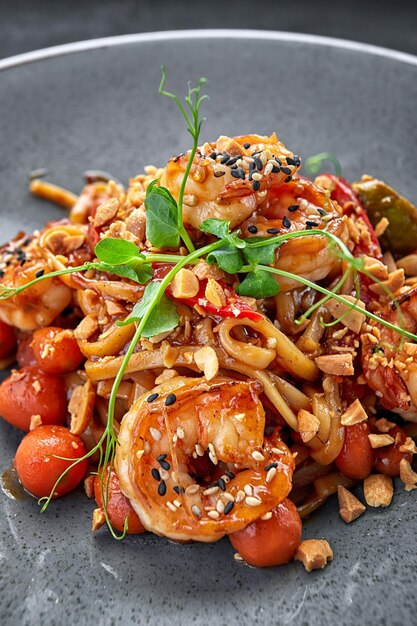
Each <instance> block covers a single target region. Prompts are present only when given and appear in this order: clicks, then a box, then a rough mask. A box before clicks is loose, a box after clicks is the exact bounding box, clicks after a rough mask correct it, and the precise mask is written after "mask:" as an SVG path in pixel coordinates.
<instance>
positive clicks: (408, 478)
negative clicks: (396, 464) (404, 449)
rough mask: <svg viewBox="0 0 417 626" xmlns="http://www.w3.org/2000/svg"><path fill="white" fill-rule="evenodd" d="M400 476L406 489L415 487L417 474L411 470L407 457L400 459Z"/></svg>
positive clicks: (416, 485) (416, 487) (409, 489)
mask: <svg viewBox="0 0 417 626" xmlns="http://www.w3.org/2000/svg"><path fill="white" fill-rule="evenodd" d="M400 478H401V480H402V481H403V483H404V485H405V490H406V491H411V490H412V489H417V474H416V472H414V471H413V469H412V467H411V465H410V463H409V462H408V461H407V459H401V461H400Z"/></svg>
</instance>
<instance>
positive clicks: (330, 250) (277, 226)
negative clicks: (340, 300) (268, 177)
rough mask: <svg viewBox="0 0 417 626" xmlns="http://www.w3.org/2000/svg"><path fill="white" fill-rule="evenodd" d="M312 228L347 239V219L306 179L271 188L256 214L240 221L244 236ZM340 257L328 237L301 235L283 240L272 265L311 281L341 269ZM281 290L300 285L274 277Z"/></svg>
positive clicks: (286, 279) (323, 193)
mask: <svg viewBox="0 0 417 626" xmlns="http://www.w3.org/2000/svg"><path fill="white" fill-rule="evenodd" d="M311 228H315V229H316V228H318V229H326V231H327V232H329V233H332V234H333V235H335V236H336V237H339V239H341V240H342V241H343V242H344V243H347V242H348V239H349V231H348V227H347V224H346V218H344V217H342V216H341V214H340V210H339V207H338V205H337V204H336V203H335V202H333V201H332V200H330V199H329V197H328V196H327V195H326V193H325V192H324V191H322V190H321V189H319V188H318V187H316V186H315V185H314V184H313V183H312V182H310V181H308V180H304V179H303V180H301V179H296V180H292V181H290V182H288V183H284V184H282V185H281V186H280V187H279V188H271V189H269V190H268V193H267V195H266V197H265V199H264V201H263V202H262V204H261V205H260V206H259V207H258V209H257V211H256V214H255V215H254V216H253V217H251V218H250V219H248V220H247V221H245V223H244V224H242V232H243V235H244V236H245V237H251V236H254V234H256V235H257V236H271V235H272V234H278V233H279V234H284V233H290V232H294V231H302V230H306V229H311ZM340 266H341V262H340V259H338V258H337V256H336V255H335V253H334V246H333V244H332V243H331V242H330V240H329V238H327V237H324V236H323V237H320V236H315V237H300V238H297V239H292V240H289V241H287V242H285V243H284V244H283V245H282V246H280V248H279V250H278V251H277V258H276V263H275V267H276V268H277V269H281V270H284V271H287V272H292V273H294V274H297V275H299V276H302V277H303V278H307V279H308V280H311V281H313V282H317V281H319V280H323V279H324V278H326V277H327V276H329V275H330V276H332V275H333V274H336V273H338V272H339V271H340ZM276 280H277V282H278V284H279V285H280V287H281V291H289V290H291V289H295V288H296V287H299V285H300V283H299V282H297V281H294V280H291V279H289V278H284V277H281V276H279V277H276Z"/></svg>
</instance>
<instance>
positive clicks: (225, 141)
mask: <svg viewBox="0 0 417 626" xmlns="http://www.w3.org/2000/svg"><path fill="white" fill-rule="evenodd" d="M216 149H217V151H218V152H227V154H230V155H231V156H239V155H241V154H243V148H242V146H241V145H240V143H238V142H237V141H236V139H234V138H233V137H226V135H220V137H219V138H218V139H217V141H216Z"/></svg>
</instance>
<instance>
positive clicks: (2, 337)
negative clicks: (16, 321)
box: [0, 320, 16, 359]
mask: <svg viewBox="0 0 417 626" xmlns="http://www.w3.org/2000/svg"><path fill="white" fill-rule="evenodd" d="M15 347H16V331H15V329H14V328H13V326H9V325H8V324H5V323H4V322H2V321H1V320H0V359H5V358H6V357H7V356H9V355H10V354H12V352H13V351H14V349H15Z"/></svg>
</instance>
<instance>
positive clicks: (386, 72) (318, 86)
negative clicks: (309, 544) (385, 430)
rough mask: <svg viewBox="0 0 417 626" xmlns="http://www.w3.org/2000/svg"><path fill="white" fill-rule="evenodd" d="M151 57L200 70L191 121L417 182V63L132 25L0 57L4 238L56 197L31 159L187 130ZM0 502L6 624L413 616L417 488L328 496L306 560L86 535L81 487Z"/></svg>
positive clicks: (12, 439)
mask: <svg viewBox="0 0 417 626" xmlns="http://www.w3.org/2000/svg"><path fill="white" fill-rule="evenodd" d="M162 62H165V63H167V64H168V72H169V74H168V75H169V87H170V88H173V89H174V90H176V91H178V92H180V93H181V92H183V91H184V86H185V84H186V82H187V81H188V80H189V79H190V78H193V77H197V76H200V75H206V76H207V77H208V78H209V79H210V95H211V99H210V101H209V103H208V105H207V108H206V113H207V115H208V121H207V123H206V125H205V127H204V131H203V135H204V138H213V137H216V136H217V135H218V134H219V133H231V134H233V133H245V132H246V131H257V132H261V133H262V132H270V131H272V130H273V129H275V128H276V129H277V131H278V133H279V135H280V136H281V137H282V138H283V139H284V140H285V141H286V142H288V144H289V145H290V146H291V147H292V148H293V149H294V150H296V151H297V152H298V153H300V154H301V155H304V156H306V155H309V154H312V153H315V152H317V151H321V150H329V151H332V152H335V153H336V154H338V155H339V157H340V159H341V161H342V164H343V167H344V171H345V174H346V176H347V177H348V178H350V177H356V176H358V175H360V174H362V173H363V172H364V171H367V172H370V173H373V174H376V175H378V176H383V177H385V178H386V179H387V180H388V182H392V183H395V184H396V185H397V186H398V188H399V189H400V190H401V191H402V192H403V193H404V194H405V195H409V196H410V197H413V198H414V200H417V190H416V186H415V163H416V162H417V147H416V142H415V130H416V115H415V110H416V109H415V103H416V101H417V66H416V65H413V64H406V63H401V62H398V61H396V60H394V59H392V58H384V57H381V56H375V55H370V54H363V53H360V52H358V51H355V50H346V49H342V48H334V47H331V46H326V45H311V44H303V43H300V42H298V43H296V42H293V43H289V42H280V41H279V40H278V41H259V42H256V41H254V40H250V41H249V40H205V39H204V38H200V39H199V40H187V41H176V42H173V41H159V42H154V43H144V44H140V43H136V44H131V45H124V46H120V47H114V48H109V49H102V50H94V51H90V52H86V53H76V54H72V55H69V56H66V57H58V58H52V59H49V60H46V61H43V62H37V63H32V64H30V65H26V66H21V67H16V68H14V69H12V70H5V71H2V72H0V110H1V111H3V112H4V111H6V112H7V114H6V115H5V114H3V115H2V117H1V118H0V136H1V138H2V146H3V147H2V161H1V165H0V189H1V204H0V207H1V208H0V221H1V234H2V237H3V238H4V237H6V236H7V235H8V234H11V233H12V232H13V231H15V230H16V229H17V228H19V227H21V226H22V225H24V227H25V228H31V227H35V226H40V225H41V224H42V223H43V222H44V221H45V220H46V219H48V218H52V217H54V216H57V215H59V214H60V212H59V209H55V208H53V207H51V206H50V205H46V204H44V203H42V202H40V201H37V200H35V199H32V198H30V197H29V196H28V195H27V193H26V191H25V184H26V176H27V173H28V171H30V170H31V169H32V168H34V167H46V168H47V169H48V170H49V178H50V179H51V180H55V181H57V182H59V183H62V184H64V185H66V186H69V187H70V188H72V189H74V190H77V189H79V188H80V186H81V184H82V181H81V176H80V173H81V172H82V171H83V170H84V169H86V168H90V167H94V168H100V169H106V170H109V171H112V172H114V174H115V175H116V176H118V177H120V178H122V179H127V177H128V176H129V175H132V174H135V173H136V172H137V171H138V170H139V169H140V168H141V167H142V166H143V165H145V164H146V163H149V162H155V163H158V164H161V163H164V161H165V160H166V159H167V158H168V157H169V156H170V155H172V154H173V153H175V152H178V151H180V150H183V149H185V148H186V147H187V146H188V139H187V135H186V132H185V131H184V128H183V124H182V122H181V119H180V118H179V117H178V114H177V112H176V110H175V108H173V106H172V104H171V103H170V102H169V101H167V100H165V99H163V98H158V97H157V95H156V87H157V83H158V80H159V67H160V64H161V63H162ZM398 94H401V97H398ZM0 439H1V450H2V455H1V460H0V470H1V471H3V470H5V469H6V468H7V467H8V466H9V465H10V463H11V461H12V458H13V454H14V450H15V448H16V445H17V441H18V439H19V436H18V435H17V434H16V433H15V432H14V431H13V430H12V428H11V427H9V426H7V425H5V424H4V423H1V425H0ZM0 509H1V516H0V558H1V559H2V561H1V565H2V566H1V569H0V577H1V578H0V589H1V595H0V602H1V608H0V616H1V618H0V621H1V623H2V625H3V626H12V625H13V626H14V625H15V624H16V625H22V626H26V625H30V626H32V624H39V623H42V624H43V626H50V625H55V624H62V625H67V624H68V625H70V624H71V625H72V624H79V626H84V625H87V624H97V625H105V626H107V625H110V624H158V625H165V624H172V625H179V624H193V623H194V624H208V625H213V626H214V625H215V626H222V625H226V624H227V625H228V626H234V625H235V624H236V625H237V624H277V625H280V626H281V625H284V624H296V625H300V626H303V625H308V626H319V625H320V626H327V625H329V626H332V625H333V624H336V623H337V624H339V625H340V626H342V625H343V626H344V625H351V624H352V625H353V624H355V625H357V624H360V625H368V624H369V625H371V624H376V623H377V624H379V625H380V626H384V625H386V626H393V625H394V626H395V625H400V624H401V625H402V624H407V625H413V624H416V623H417V617H416V615H417V613H416V600H415V554H416V551H417V539H416V533H415V528H416V498H415V492H414V493H411V494H405V493H404V491H403V490H402V489H401V488H400V489H398V493H397V494H396V495H395V498H394V503H393V505H392V507H391V508H389V509H387V510H375V511H372V510H369V511H367V513H366V514H365V515H364V516H363V517H361V518H360V519H359V520H357V521H356V522H355V523H354V524H353V525H350V526H347V525H345V524H344V523H343V522H342V521H341V519H340V518H339V516H338V514H337V506H336V503H335V502H334V501H331V502H329V503H328V504H327V505H326V506H325V507H324V508H323V509H322V510H321V511H320V512H319V513H317V514H316V515H314V516H313V518H311V519H310V520H309V521H308V522H307V523H306V525H305V530H304V536H305V538H313V537H314V538H318V537H326V538H327V539H328V540H329V542H330V544H331V545H332V547H333V549H334V554H335V560H334V562H333V563H332V564H331V565H330V566H329V567H327V568H326V569H325V570H324V572H315V573H313V574H310V575H308V574H307V573H306V572H305V571H304V569H303V567H302V566H301V565H300V564H299V563H293V564H291V565H289V566H288V567H283V568H276V569H272V570H255V569H252V568H249V567H246V566H244V565H241V564H238V563H236V562H234V560H233V558H232V555H233V550H232V548H231V547H230V545H229V544H228V543H227V541H222V542H221V543H219V544H216V545H211V546H201V545H190V546H178V545H174V544H172V543H169V542H167V541H163V540H159V539H157V538H155V537H151V536H148V537H139V538H128V539H127V540H126V541H124V542H122V543H118V542H115V541H113V540H112V539H111V538H110V537H109V535H108V534H107V533H106V531H105V530H104V529H103V530H102V531H100V532H99V533H97V534H95V535H92V534H91V533H90V519H91V512H92V509H93V504H92V503H91V502H89V501H87V500H86V498H85V497H84V496H83V495H82V493H76V494H73V495H71V496H69V497H67V498H65V499H64V500H61V501H58V502H56V503H54V504H53V505H52V506H51V507H50V509H49V510H48V511H47V513H46V514H44V515H40V514H39V512H38V508H37V505H36V503H35V502H34V501H32V500H29V499H28V500H25V501H24V502H15V501H13V500H11V499H9V498H7V497H6V496H2V498H1V500H0Z"/></svg>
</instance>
